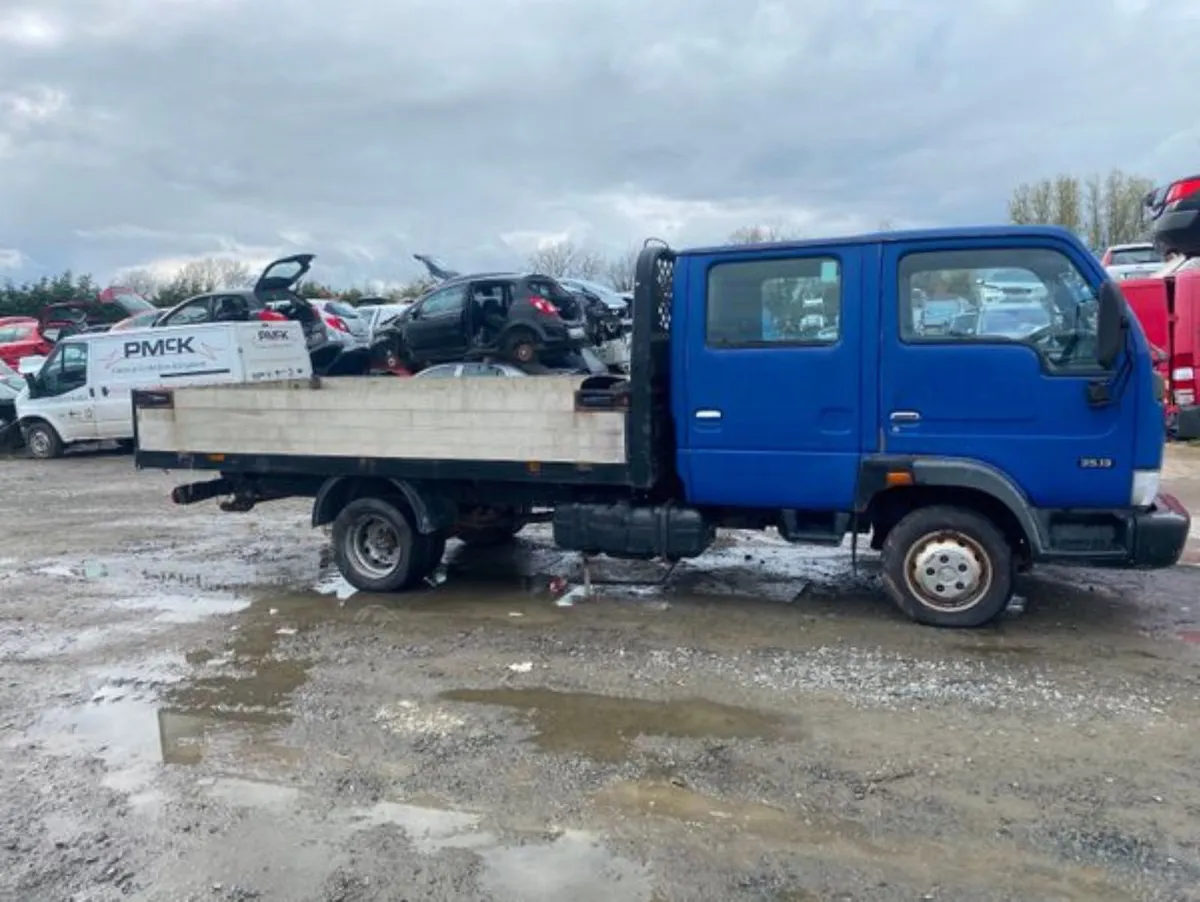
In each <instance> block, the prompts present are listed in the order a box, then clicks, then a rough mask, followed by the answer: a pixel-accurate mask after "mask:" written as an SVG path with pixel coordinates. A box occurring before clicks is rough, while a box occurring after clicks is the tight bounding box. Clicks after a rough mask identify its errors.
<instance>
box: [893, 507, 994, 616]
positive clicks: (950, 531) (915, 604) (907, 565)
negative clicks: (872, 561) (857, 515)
mask: <svg viewBox="0 0 1200 902" xmlns="http://www.w3.org/2000/svg"><path fill="white" fill-rule="evenodd" d="M1013 573H1014V567H1013V553H1012V548H1011V547H1010V546H1009V543H1008V540H1007V539H1005V537H1004V534H1003V533H1002V532H1001V531H1000V530H999V529H997V528H996V525H995V524H994V523H992V521H991V520H989V519H988V518H987V517H984V516H983V515H982V514H978V513H976V512H975V511H973V510H968V509H966V508H960V507H948V506H935V507H923V508H918V509H917V510H915V511H913V512H912V513H910V514H908V515H907V516H906V517H904V518H903V519H902V520H901V521H900V522H899V523H897V524H896V526H895V527H894V528H893V529H892V530H891V531H890V532H889V533H888V537H887V541H886V542H884V545H883V575H884V582H885V583H886V585H887V589H888V594H889V595H890V596H891V597H892V600H893V601H894V602H895V603H896V605H897V606H898V607H899V608H900V609H901V610H902V611H904V613H906V614H907V615H908V616H909V617H911V618H912V619H913V620H916V621H917V622H918V623H925V624H928V625H930V626H945V627H975V626H983V625H984V624H985V623H988V622H990V621H991V620H993V619H995V618H996V617H997V616H998V615H999V614H1000V613H1002V612H1003V611H1004V609H1005V608H1006V607H1007V606H1008V602H1009V600H1010V599H1011V598H1012V593H1013Z"/></svg>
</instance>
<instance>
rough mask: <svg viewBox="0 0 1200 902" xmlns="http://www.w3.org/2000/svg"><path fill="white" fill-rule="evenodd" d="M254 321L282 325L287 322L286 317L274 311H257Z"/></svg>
mask: <svg viewBox="0 0 1200 902" xmlns="http://www.w3.org/2000/svg"><path fill="white" fill-rule="evenodd" d="M254 316H255V318H256V319H259V320H261V321H262V322H264V323H282V322H287V317H286V316H284V315H283V314H282V313H279V312H277V311H275V310H259V311H258V312H257V313H255V314H254Z"/></svg>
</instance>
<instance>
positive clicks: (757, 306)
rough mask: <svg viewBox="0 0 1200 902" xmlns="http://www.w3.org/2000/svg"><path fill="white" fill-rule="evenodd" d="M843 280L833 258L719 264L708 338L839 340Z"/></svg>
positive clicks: (722, 344)
mask: <svg viewBox="0 0 1200 902" xmlns="http://www.w3.org/2000/svg"><path fill="white" fill-rule="evenodd" d="M841 282H842V278H841V266H840V263H839V262H838V260H837V259H836V258H834V257H803V258H796V257H789V258H782V259H772V260H736V261H731V262H728V263H717V264H715V265H713V266H712V267H711V268H710V269H709V271H708V304H707V313H706V332H707V338H706V341H707V343H708V345H709V347H714V348H750V347H762V346H771V345H783V344H800V345H810V344H812V345H830V344H834V343H836V342H837V340H838V338H839V337H840V335H841V314H842V284H841Z"/></svg>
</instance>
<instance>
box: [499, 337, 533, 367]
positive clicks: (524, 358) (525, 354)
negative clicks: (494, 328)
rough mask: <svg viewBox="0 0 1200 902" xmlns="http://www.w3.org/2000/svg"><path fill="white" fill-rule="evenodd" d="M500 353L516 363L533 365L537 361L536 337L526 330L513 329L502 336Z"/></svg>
mask: <svg viewBox="0 0 1200 902" xmlns="http://www.w3.org/2000/svg"><path fill="white" fill-rule="evenodd" d="M501 353H502V354H503V355H504V356H505V357H507V358H508V359H509V360H512V361H515V362H516V363H533V361H534V360H536V359H537V336H536V335H534V334H533V333H532V332H530V331H529V330H528V329H513V330H512V331H511V332H509V333H508V334H507V335H505V336H504V344H503V345H502V346H501Z"/></svg>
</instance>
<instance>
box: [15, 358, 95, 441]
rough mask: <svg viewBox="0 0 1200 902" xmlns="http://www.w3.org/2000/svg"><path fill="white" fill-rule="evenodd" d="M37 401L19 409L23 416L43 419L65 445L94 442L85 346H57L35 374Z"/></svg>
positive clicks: (92, 410)
mask: <svg viewBox="0 0 1200 902" xmlns="http://www.w3.org/2000/svg"><path fill="white" fill-rule="evenodd" d="M35 383H36V385H37V397H36V398H31V399H30V400H29V402H28V403H26V404H24V405H22V408H21V415H22V416H37V417H41V418H43V419H45V420H46V421H47V422H48V423H50V425H51V426H53V427H54V429H55V431H57V432H58V435H59V437H60V438H61V439H62V440H63V441H64V442H67V443H70V442H87V441H94V440H95V439H96V437H97V435H96V402H95V399H94V398H93V395H94V390H93V389H92V388H91V387H90V386H89V385H88V343H87V342H85V341H78V342H67V341H64V342H60V343H59V345H58V346H57V347H56V348H55V349H54V352H53V353H51V355H50V356H49V357H48V358H46V362H45V363H44V364H43V365H42V368H41V369H40V370H39V371H38V374H37V378H36V379H35Z"/></svg>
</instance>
